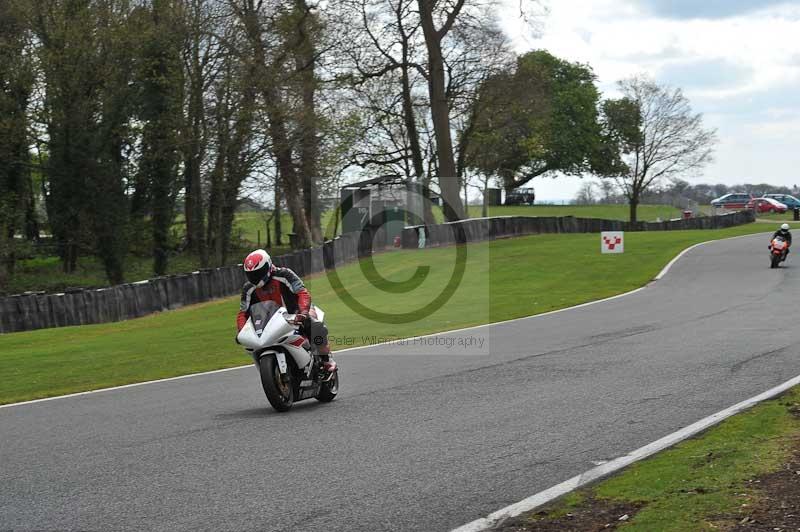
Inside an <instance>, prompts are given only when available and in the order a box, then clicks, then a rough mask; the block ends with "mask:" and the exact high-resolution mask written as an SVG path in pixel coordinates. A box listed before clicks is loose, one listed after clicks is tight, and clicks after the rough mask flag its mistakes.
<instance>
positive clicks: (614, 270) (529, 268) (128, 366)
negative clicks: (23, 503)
mask: <svg viewBox="0 0 800 532" xmlns="http://www.w3.org/2000/svg"><path fill="white" fill-rule="evenodd" d="M761 231H763V226H762V225H761V224H750V225H747V226H742V227H736V228H731V229H725V230H719V231H674V232H649V233H629V234H628V235H627V240H626V253H625V254H624V255H601V254H600V253H599V239H598V236H597V235H596V234H572V235H539V236H531V237H524V238H517V239H508V240H500V241H495V242H491V243H481V244H476V245H471V246H468V247H467V248H466V250H467V259H466V268H465V273H464V278H463V280H462V282H461V284H460V285H459V287H458V289H457V290H456V291H455V293H454V294H453V296H452V299H451V300H450V301H448V303H447V305H446V306H445V308H444V309H440V310H439V311H437V312H435V313H433V314H432V315H431V316H429V317H427V318H425V319H424V320H421V321H416V322H411V323H402V324H387V323H376V322H374V321H371V320H369V319H367V318H364V317H362V316H361V315H359V314H357V313H356V312H353V311H352V310H351V309H350V308H348V307H347V306H346V305H345V303H344V302H343V300H342V298H341V297H339V295H337V293H336V291H335V290H334V288H333V287H332V286H331V283H330V282H329V280H328V278H327V277H326V276H324V275H320V276H317V277H315V278H312V279H308V280H307V281H308V282H307V284H308V286H309V288H310V290H311V293H312V294H313V297H314V301H315V302H316V303H317V304H318V305H320V306H321V307H322V308H324V309H325V311H326V312H327V321H328V323H329V326H330V330H331V334H332V337H333V338H334V339H337V338H345V337H350V338H352V341H349V342H348V345H350V344H352V345H358V344H360V343H363V340H362V339H361V338H360V336H361V335H363V334H366V335H377V336H383V337H389V338H399V337H408V336H413V335H417V334H423V333H430V332H436V331H444V330H448V329H455V328H459V327H466V326H470V325H477V324H481V323H487V322H493V321H500V320H507V319H511V318H516V317H521V316H527V315H533V314H538V313H542V312H546V311H549V310H554V309H558V308H564V307H568V306H571V305H575V304H579V303H584V302H587V301H592V300H596V299H600V298H604V297H608V296H611V295H615V294H619V293H621V292H625V291H628V290H632V289H634V288H638V287H640V286H642V285H644V284H646V283H647V282H648V281H650V280H651V279H652V278H653V277H654V276H655V275H656V274H657V273H658V271H659V270H660V269H661V268H662V267H663V266H664V265H665V264H666V263H667V262H668V261H669V260H670V259H671V258H672V257H674V256H675V255H676V254H677V253H679V252H680V251H681V250H682V249H684V248H686V247H687V246H689V245H692V244H694V243H697V242H701V241H704V240H710V239H717V238H724V237H729V236H735V235H741V234H747V233H753V232H761ZM564 249H568V250H569V253H564ZM456 250H457V248H454V247H451V248H441V249H428V250H421V251H417V250H413V251H393V252H387V253H384V254H379V255H377V256H376V257H375V264H376V267H377V270H378V271H379V272H380V273H381V274H382V275H383V276H384V277H385V278H386V279H387V280H388V281H394V282H401V281H405V280H407V279H410V278H411V277H412V276H413V274H414V272H415V270H416V268H417V267H418V266H431V267H432V268H431V273H430V275H429V276H428V278H427V279H425V281H424V282H422V284H421V285H420V286H419V287H418V288H417V289H415V290H413V291H411V292H408V293H405V294H397V293H395V294H387V293H386V292H384V291H381V290H378V289H376V288H375V287H373V286H372V285H371V284H370V283H369V281H367V280H366V278H365V276H364V274H363V273H362V272H361V269H360V267H359V264H353V265H349V266H346V267H343V268H340V269H339V270H338V274H339V276H340V278H341V281H342V284H343V286H344V287H345V288H346V289H347V290H348V291H349V292H350V293H351V294H353V296H354V297H355V298H357V299H358V300H359V301H360V302H362V303H363V304H365V305H367V306H369V307H371V308H373V309H375V310H378V311H383V312H399V311H400V312H401V311H404V310H413V309H417V308H419V307H420V303H421V302H425V301H428V300H430V299H431V296H430V294H431V292H433V293H438V292H439V291H440V290H441V287H442V286H444V285H445V284H446V283H447V281H448V279H449V278H450V275H451V273H452V271H453V267H452V264H453V261H454V257H455V253H456ZM383 284H385V283H383ZM426 298H427V299H426ZM237 309H238V301H237V298H228V299H223V300H218V301H214V302H209V303H205V304H201V305H197V306H193V307H189V308H186V309H181V310H175V311H171V312H165V313H161V314H155V315H151V316H147V317H144V318H139V319H135V320H129V321H125V322H120V323H110V324H99V325H88V326H83V327H65V328H60V329H47V330H39V331H30V332H22V333H14V334H5V335H0V403H10V402H16V401H22V400H26V399H32V398H37V397H47V396H53V395H61V394H65V393H70V392H76V391H82V390H90V389H96V388H103V387H108V386H114V385H120V384H127V383H132V382H139V381H144V380H151V379H158V378H164V377H171V376H177V375H182V374H188V373H194V372H199V371H205V370H211V369H218V368H224V367H230V366H236V365H241V364H246V363H248V358H247V356H246V355H245V354H244V353H243V351H242V350H241V349H240V348H238V346H236V345H235V344H234V342H233V337H234V333H235V327H234V316H235V314H236V311H237ZM338 345H339V346H341V343H340V344H338ZM333 346H334V349H336V347H337V343H336V341H334V342H333Z"/></svg>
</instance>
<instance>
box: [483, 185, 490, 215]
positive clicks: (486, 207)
mask: <svg viewBox="0 0 800 532" xmlns="http://www.w3.org/2000/svg"><path fill="white" fill-rule="evenodd" d="M488 193H489V180H488V179H486V180H485V181H484V182H483V207H482V208H481V216H482V217H483V218H486V217H487V216H489V198H488V196H487V194H488Z"/></svg>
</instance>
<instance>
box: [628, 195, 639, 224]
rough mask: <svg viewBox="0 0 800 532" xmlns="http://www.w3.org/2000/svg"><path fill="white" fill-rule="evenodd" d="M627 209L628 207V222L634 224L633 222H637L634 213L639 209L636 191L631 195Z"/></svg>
mask: <svg viewBox="0 0 800 532" xmlns="http://www.w3.org/2000/svg"><path fill="white" fill-rule="evenodd" d="M629 207H630V221H631V222H633V223H635V222H637V221H638V220H639V219H638V217H637V213H636V211H637V209H638V207H639V192H638V191H637V192H634V193H633V194H631V197H630V205H629Z"/></svg>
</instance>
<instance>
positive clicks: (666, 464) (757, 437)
mask: <svg viewBox="0 0 800 532" xmlns="http://www.w3.org/2000/svg"><path fill="white" fill-rule="evenodd" d="M799 402H800V388H794V389H792V390H789V391H788V392H787V393H786V394H784V395H782V396H781V397H778V398H776V399H772V400H770V401H765V402H763V403H761V404H759V405H757V406H755V407H754V408H753V409H752V410H749V411H747V412H744V413H741V414H738V415H736V416H733V417H731V418H730V419H727V420H725V421H724V422H722V423H721V424H720V425H718V426H716V427H713V428H711V429H709V430H708V431H706V432H704V433H702V434H701V435H700V436H698V437H696V438H693V439H689V440H686V441H684V442H682V443H679V444H678V445H676V446H674V447H672V448H670V449H668V450H666V451H663V452H661V453H658V454H656V455H655V456H653V457H651V458H649V459H647V460H644V461H642V462H638V463H636V464H634V465H632V466H629V467H627V468H626V469H624V470H623V471H622V472H620V473H619V474H617V475H615V476H613V477H611V478H609V479H607V480H604V481H602V482H600V483H598V484H596V485H594V486H592V487H589V488H585V489H581V490H578V491H576V492H572V493H570V494H568V495H567V496H565V497H564V498H563V499H561V500H559V501H556V502H555V503H553V504H552V505H551V506H549V507H548V508H544V509H537V510H534V511H533V512H531V513H530V514H527V515H523V516H521V517H520V518H518V519H517V520H516V522H515V525H517V527H515V528H514V529H515V530H521V531H523V530H547V529H549V527H548V524H549V523H551V521H553V520H558V519H560V520H562V521H565V519H564V518H565V517H566V516H567V514H571V515H587V514H588V515H592V513H593V512H592V510H590V509H589V508H592V506H591V505H590V501H593V502H594V504H595V505H597V503H598V502H599V503H601V505H604V506H613V505H614V504H619V503H625V504H627V505H633V507H635V508H637V509H636V511H635V512H633V515H631V517H630V519H628V520H627V522H626V523H625V525H624V527H623V528H624V529H625V530H626V531H631V532H633V531H635V532H650V531H653V530H657V531H659V532H683V531H685V530H698V531H699V530H709V531H710V530H731V529H736V528H735V527H736V524H737V523H739V522H740V521H742V519H743V518H745V517H747V516H748V515H750V514H751V512H752V511H753V509H754V508H757V507H759V506H764V505H766V506H770V505H774V504H776V502H774V501H770V500H764V493H762V492H761V491H760V489H759V488H760V486H761V484H760V482H759V481H757V482H753V480H754V479H758V478H759V477H763V476H764V475H768V474H770V473H775V472H777V471H780V470H781V469H782V468H784V467H785V464H787V463H789V462H791V460H792V458H793V452H794V451H795V450H796V449H797V448H798V447H797V446H798V443H797V442H798V436H800V418H799V417H798V416H797V405H798V404H800V403H799ZM791 512H792V510H791V508H789V509H786V510H776V512H775V513H776V514H779V515H780V516H782V515H784V514H786V513H791ZM615 517H618V516H616V515H615ZM772 517H776V516H775V515H773V516H772ZM611 519H613V517H610V518H609V520H611ZM744 522H747V520H746V519H745V521H744ZM781 524H783V523H782V521H781V520H780V517H777V518H776V519H775V522H773V523H771V524H770V523H769V522H764V521H760V522H759V521H755V522H753V521H751V522H750V523H749V524H748V528H749V527H753V529H754V530H792V528H784V527H781V526H779V525H781ZM754 525H755V526H754ZM553 529H556V528H555V527H553ZM558 529H559V530H561V529H562V528H558Z"/></svg>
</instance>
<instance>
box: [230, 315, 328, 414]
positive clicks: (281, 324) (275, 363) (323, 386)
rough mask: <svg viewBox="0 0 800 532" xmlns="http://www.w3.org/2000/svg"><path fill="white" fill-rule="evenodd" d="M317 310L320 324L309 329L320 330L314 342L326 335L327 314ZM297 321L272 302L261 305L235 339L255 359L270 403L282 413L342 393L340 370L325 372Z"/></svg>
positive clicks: (316, 353)
mask: <svg viewBox="0 0 800 532" xmlns="http://www.w3.org/2000/svg"><path fill="white" fill-rule="evenodd" d="M314 310H315V311H316V314H317V320H318V321H317V322H316V323H314V324H312V325H310V326H309V327H316V328H317V329H318V330H317V331H314V330H312V331H311V332H310V333H309V336H310V337H311V338H312V339H314V338H317V337H319V336H320V335H321V334H325V335H327V330H325V329H324V325H323V320H324V318H325V313H324V312H322V310H321V309H320V308H319V307H316V306H315V307H314ZM294 321H295V315H294V314H289V312H288V311H287V310H286V308H284V307H279V306H278V305H276V304H275V303H274V302H272V301H267V302H262V303H258V304H256V305H253V306H252V307H250V318H249V319H248V320H247V323H245V325H244V327H242V330H241V331H239V334H238V335H237V336H236V340H237V341H238V342H239V344H241V345H242V346H244V348H245V349H246V350H247V351H248V352H249V353H250V354H251V355H252V356H253V360H254V361H255V364H256V369H258V372H259V374H260V375H261V386H262V387H263V388H264V393H265V394H266V396H267V400H268V401H269V404H271V405H272V407H273V408H274V409H275V410H277V411H279V412H285V411H287V410H289V409H290V408H291V407H292V405H293V404H294V403H295V401H302V400H304V399H312V398H314V399H317V400H318V401H321V402H323V403H328V402H330V401H333V400H334V399H335V398H336V394H337V393H338V392H339V373H338V371H337V370H334V371H333V372H332V373H328V372H326V371H324V370H323V369H322V362H321V360H320V356H319V354H318V352H317V348H316V346H312V345H311V343H310V342H309V341H308V339H306V338H305V337H304V336H303V335H302V334H300V331H299V330H298V326H297V325H296V324H295V323H294ZM319 328H322V330H319ZM320 339H321V338H320Z"/></svg>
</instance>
